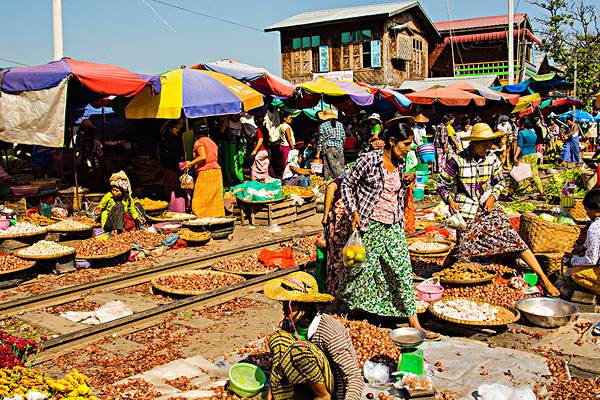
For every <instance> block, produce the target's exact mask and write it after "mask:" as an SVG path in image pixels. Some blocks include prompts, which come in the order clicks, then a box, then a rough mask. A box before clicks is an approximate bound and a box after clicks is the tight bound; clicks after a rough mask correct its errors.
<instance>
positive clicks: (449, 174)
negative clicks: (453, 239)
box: [437, 149, 504, 219]
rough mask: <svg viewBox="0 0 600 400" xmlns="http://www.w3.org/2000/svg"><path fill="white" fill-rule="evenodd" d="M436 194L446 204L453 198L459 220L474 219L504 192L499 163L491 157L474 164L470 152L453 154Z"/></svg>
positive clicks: (441, 174)
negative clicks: (486, 203) (482, 208)
mask: <svg viewBox="0 0 600 400" xmlns="http://www.w3.org/2000/svg"><path fill="white" fill-rule="evenodd" d="M437 190H438V193H439V194H440V196H442V198H443V199H444V201H445V202H446V203H448V200H449V199H450V196H451V195H454V200H455V201H456V202H457V203H458V206H459V210H460V213H461V214H462V216H463V217H464V218H469V219H470V218H474V217H475V215H476V214H477V211H478V210H479V207H480V206H482V205H484V204H485V202H486V200H487V199H488V198H489V197H490V196H494V197H495V198H496V200H498V197H499V196H500V193H502V191H503V190H504V182H503V177H502V165H501V163H500V160H499V159H498V157H497V156H496V155H495V154H493V153H489V154H488V155H486V156H485V157H481V158H480V159H478V160H477V159H475V157H474V156H473V154H472V153H471V152H470V151H469V149H466V150H464V151H461V152H460V153H458V154H453V155H452V156H451V157H450V158H449V159H448V161H446V166H445V167H444V169H443V170H442V171H441V173H440V180H439V181H438V183H437ZM453 190H455V193H452V192H453Z"/></svg>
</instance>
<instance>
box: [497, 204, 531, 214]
mask: <svg viewBox="0 0 600 400" xmlns="http://www.w3.org/2000/svg"><path fill="white" fill-rule="evenodd" d="M503 208H504V211H505V212H506V214H508V215H513V214H523V213H526V212H531V211H535V210H536V209H537V206H536V205H535V204H532V203H530V202H527V201H513V202H512V203H508V204H507V205H506V206H503ZM510 211H513V212H510Z"/></svg>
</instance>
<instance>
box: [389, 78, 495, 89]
mask: <svg viewBox="0 0 600 400" xmlns="http://www.w3.org/2000/svg"><path fill="white" fill-rule="evenodd" d="M456 82H467V83H475V84H476V85H484V86H485V87H490V86H493V85H494V84H496V83H497V82H499V80H498V75H484V76H478V77H468V78H467V77H460V76H459V77H448V78H427V79H423V80H414V81H410V80H406V81H404V82H402V85H400V87H399V88H398V90H414V91H415V92H418V91H421V90H427V89H430V88H432V87H434V86H444V87H446V86H448V85H451V84H453V83H456Z"/></svg>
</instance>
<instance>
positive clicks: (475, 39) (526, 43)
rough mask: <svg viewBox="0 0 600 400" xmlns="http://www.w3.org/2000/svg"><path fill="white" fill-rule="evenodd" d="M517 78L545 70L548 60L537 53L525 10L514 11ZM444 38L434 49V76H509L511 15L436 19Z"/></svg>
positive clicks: (535, 42) (501, 77)
mask: <svg viewBox="0 0 600 400" xmlns="http://www.w3.org/2000/svg"><path fill="white" fill-rule="evenodd" d="M514 20H515V25H514V30H513V34H514V57H515V62H514V65H515V77H514V78H515V82H520V81H521V80H523V79H526V78H527V77H528V76H533V75H537V74H543V73H545V72H547V71H544V70H543V68H544V66H546V68H547V67H548V63H547V61H546V62H544V61H543V59H541V60H540V57H539V56H540V55H539V54H538V55H536V53H535V52H536V49H535V44H538V45H541V41H540V40H539V39H538V38H537V37H536V36H535V35H534V34H533V29H532V27H531V23H530V21H529V18H528V17H527V15H526V14H515V19H514ZM435 26H436V28H437V29H438V31H439V32H440V34H441V35H442V37H443V41H442V42H441V43H438V44H437V45H436V46H435V48H432V49H431V52H430V57H429V63H430V65H431V69H430V76H431V77H445V76H464V77H469V76H471V77H472V76H482V75H498V76H499V77H500V79H502V80H507V79H508V16H507V15H499V16H493V17H480V18H469V19H460V20H453V21H443V22H436V23H435Z"/></svg>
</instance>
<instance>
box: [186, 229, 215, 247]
mask: <svg viewBox="0 0 600 400" xmlns="http://www.w3.org/2000/svg"><path fill="white" fill-rule="evenodd" d="M177 233H178V234H179V238H180V239H183V240H185V241H186V242H188V243H193V244H203V243H207V242H208V241H209V240H210V239H211V238H212V234H211V233H210V232H192V231H190V230H189V229H180V230H179V231H178V232H177Z"/></svg>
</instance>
